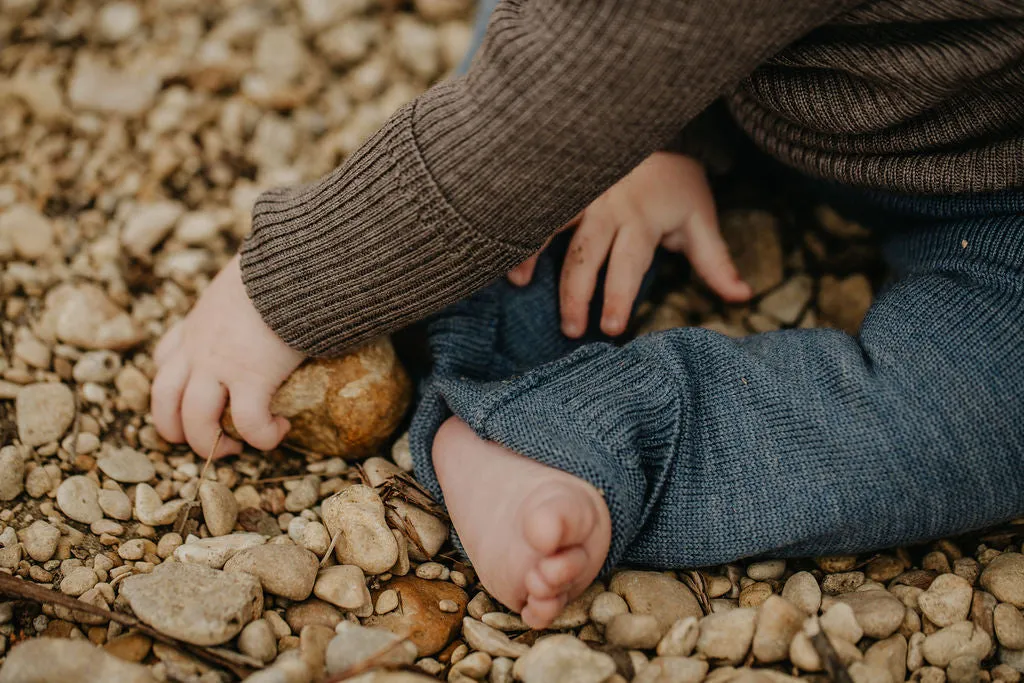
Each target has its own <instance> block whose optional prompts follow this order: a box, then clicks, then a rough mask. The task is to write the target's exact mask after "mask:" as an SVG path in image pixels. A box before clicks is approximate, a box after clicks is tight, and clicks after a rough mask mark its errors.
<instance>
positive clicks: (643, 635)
mask: <svg viewBox="0 0 1024 683" xmlns="http://www.w3.org/2000/svg"><path fill="white" fill-rule="evenodd" d="M604 634H605V639H606V640H607V641H608V642H609V643H610V644H612V645H617V646H619V647H624V648H627V649H631V650H653V649H654V648H656V647H657V646H658V642H659V641H660V640H661V636H662V631H661V628H660V625H659V623H658V620H657V619H656V618H655V617H653V616H651V615H649V614H618V615H616V616H614V617H612V618H611V620H610V621H609V622H608V624H607V625H606V626H605V631H604Z"/></svg>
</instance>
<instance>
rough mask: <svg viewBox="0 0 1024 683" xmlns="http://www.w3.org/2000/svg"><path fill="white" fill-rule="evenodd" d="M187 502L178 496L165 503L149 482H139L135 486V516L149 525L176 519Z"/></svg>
mask: <svg viewBox="0 0 1024 683" xmlns="http://www.w3.org/2000/svg"><path fill="white" fill-rule="evenodd" d="M187 504H188V501H185V500H182V499H180V498H178V499H175V500H170V501H168V502H166V503H165V502H164V501H163V500H162V499H161V498H160V494H158V493H157V492H156V490H155V489H154V488H153V487H152V486H150V485H149V484H139V485H138V486H136V487H135V517H136V518H137V519H138V520H139V521H140V522H142V523H143V524H148V525H149V526H154V527H155V526H163V525H165V524H171V523H172V522H174V520H175V519H177V517H178V512H180V511H181V508H182V507H184V506H185V505H187Z"/></svg>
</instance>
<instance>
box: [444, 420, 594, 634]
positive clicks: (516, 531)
mask: <svg viewBox="0 0 1024 683" xmlns="http://www.w3.org/2000/svg"><path fill="white" fill-rule="evenodd" d="M433 459H434V469H435V470H436V471H437V478H438V481H439V482H440V483H441V488H442V489H444V498H445V502H446V503H447V506H448V512H449V514H450V515H451V518H452V523H453V524H454V525H455V530H456V531H458V533H459V538H460V539H461V540H462V544H463V546H465V548H466V553H467V554H468V555H469V559H470V560H471V561H472V562H473V566H474V567H475V568H476V571H477V573H478V574H479V576H480V580H481V582H482V583H483V584H484V586H485V587H486V588H487V590H488V591H490V593H491V595H493V596H494V597H496V598H497V599H498V600H500V601H501V602H503V603H504V604H505V605H507V606H508V607H509V608H511V609H513V610H516V611H518V612H520V613H521V614H522V617H523V620H524V621H525V622H526V623H527V624H528V625H529V626H531V627H532V628H544V627H546V626H548V625H549V624H550V623H551V622H552V621H553V620H554V618H555V617H557V616H558V615H559V613H561V611H562V609H563V608H564V607H565V605H566V603H567V602H568V601H569V600H572V599H573V598H575V597H576V596H578V595H579V594H580V593H582V592H583V591H584V589H586V587H587V586H588V585H590V583H591V582H592V581H593V580H594V578H595V577H596V576H597V574H598V572H600V570H601V566H602V565H603V564H604V561H605V558H606V557H607V555H608V547H609V544H610V543H611V528H612V525H611V516H610V515H609V513H608V506H607V505H606V504H605V502H604V499H603V498H602V497H601V494H600V493H598V491H597V489H595V488H594V487H593V486H591V485H590V484H588V483H587V482H585V481H583V480H582V479H577V478H576V477H574V476H572V475H571V474H567V473H565V472H562V471H561V470H556V469H554V468H551V467H548V466H546V465H542V464H540V463H538V462H534V461H533V460H530V459H529V458H525V457H523V456H521V455H519V454H517V453H513V452H512V451H510V450H508V449H506V448H503V447H501V446H499V445H497V444H495V443H491V442H489V441H484V440H483V439H481V438H480V437H478V436H477V435H476V433H475V432H473V430H472V429H471V428H470V427H469V426H468V425H467V424H466V423H465V422H463V421H462V420H459V419H458V418H451V419H449V420H448V421H447V422H445V423H444V424H443V425H442V426H441V429H439V430H438V432H437V436H436V437H435V438H434V450H433Z"/></svg>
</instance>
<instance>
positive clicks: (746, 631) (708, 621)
mask: <svg viewBox="0 0 1024 683" xmlns="http://www.w3.org/2000/svg"><path fill="white" fill-rule="evenodd" d="M756 618H757V612H756V611H755V610H753V609H749V608H745V607H740V608H737V609H734V610H731V611H729V612H723V613H720V614H710V615H708V616H706V617H704V618H703V619H701V622H700V636H699V637H698V638H697V652H699V653H700V654H702V655H704V656H705V657H706V658H707V659H709V660H711V661H712V662H714V663H716V664H726V665H733V666H734V665H736V664H739V663H740V662H742V661H743V659H744V657H746V656H747V652H748V651H749V650H750V645H751V642H752V641H753V639H754V623H755V620H756Z"/></svg>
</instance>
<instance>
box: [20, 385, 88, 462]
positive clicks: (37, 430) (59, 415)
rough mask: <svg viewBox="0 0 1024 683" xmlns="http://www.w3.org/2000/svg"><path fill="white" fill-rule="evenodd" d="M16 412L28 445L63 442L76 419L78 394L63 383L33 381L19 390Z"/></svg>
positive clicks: (24, 442) (22, 437)
mask: <svg viewBox="0 0 1024 683" xmlns="http://www.w3.org/2000/svg"><path fill="white" fill-rule="evenodd" d="M14 412H15V414H16V415H17V424H18V439H20V440H21V443H22V444H24V445H25V446H29V447H34V446H41V445H43V444H45V443H49V442H51V441H59V440H60V438H61V437H62V436H64V432H66V431H67V430H68V427H70V426H71V423H72V422H73V421H74V419H75V395H74V393H73V392H72V391H71V389H69V388H68V387H67V385H64V384H61V383H59V382H43V383H39V384H30V385H29V386H27V387H23V388H22V389H21V391H19V392H18V397H17V398H16V399H15V400H14Z"/></svg>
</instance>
